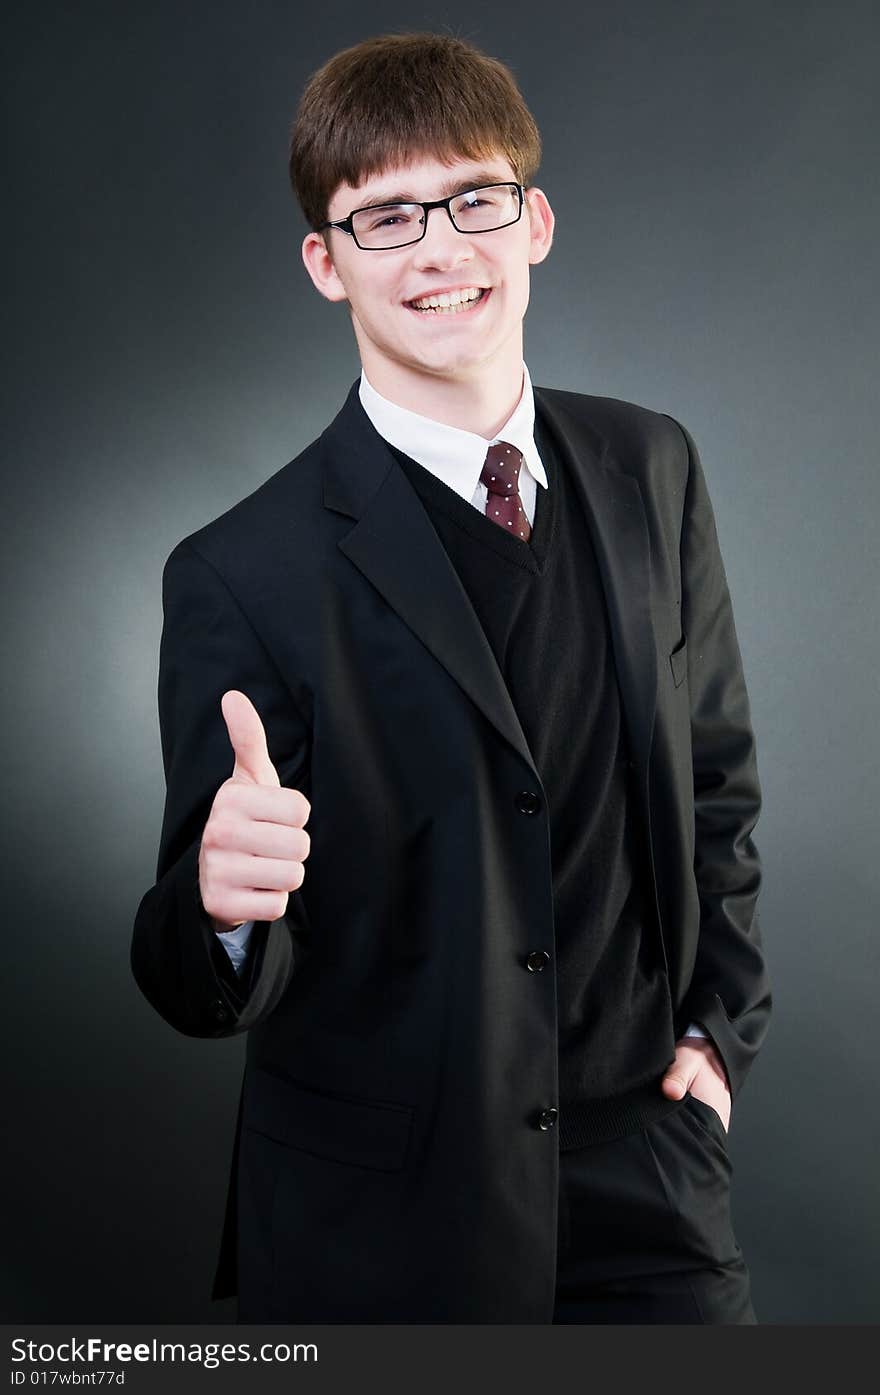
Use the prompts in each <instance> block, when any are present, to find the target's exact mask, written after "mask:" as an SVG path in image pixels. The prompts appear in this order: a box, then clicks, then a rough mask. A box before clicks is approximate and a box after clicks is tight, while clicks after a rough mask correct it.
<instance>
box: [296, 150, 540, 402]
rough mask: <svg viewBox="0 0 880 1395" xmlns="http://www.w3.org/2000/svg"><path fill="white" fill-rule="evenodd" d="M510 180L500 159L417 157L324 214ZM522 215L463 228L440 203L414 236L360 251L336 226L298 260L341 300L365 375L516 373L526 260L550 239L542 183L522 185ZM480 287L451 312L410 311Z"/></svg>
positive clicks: (348, 191)
mask: <svg viewBox="0 0 880 1395" xmlns="http://www.w3.org/2000/svg"><path fill="white" fill-rule="evenodd" d="M504 182H512V183H515V182H516V175H515V173H514V171H513V169H512V167H511V165H510V164H509V163H508V161H507V160H506V159H505V158H504V157H503V156H495V157H492V158H488V159H482V160H476V161H475V160H457V161H455V162H454V163H453V164H451V165H449V164H444V163H442V162H441V161H439V160H434V159H427V160H418V161H416V162H414V163H412V164H408V165H402V166H398V167H394V168H389V169H386V170H384V171H383V172H382V173H381V174H378V175H375V176H373V177H371V178H370V179H368V180H366V181H365V182H364V183H362V184H360V185H359V186H358V187H357V188H353V187H352V186H351V185H347V184H343V185H340V186H339V188H338V189H337V190H336V191H335V193H334V195H333V197H332V199H331V200H330V206H329V210H328V221H334V220H336V219H341V218H346V217H347V216H348V215H349V214H350V213H351V212H353V210H355V209H357V208H363V207H365V206H367V205H369V204H375V203H391V202H395V201H401V202H402V201H405V200H410V201H421V200H425V201H429V200H431V199H438V198H443V197H445V196H446V195H448V194H452V193H457V192H463V191H465V190H467V189H468V188H471V187H473V186H475V185H482V184H493V183H504ZM525 199H526V205H525V206H524V208H523V212H522V217H521V218H520V220H519V222H517V223H513V224H509V225H508V226H507V227H504V228H497V229H494V230H493V231H491V232H480V233H472V234H468V233H460V232H458V231H457V230H456V229H455V228H454V227H453V225H452V223H451V221H450V219H449V216H448V214H447V213H446V212H445V210H444V209H442V208H436V209H432V210H431V211H430V213H429V214H428V228H427V232H426V233H425V236H424V237H423V238H422V239H421V241H420V242H416V243H412V244H410V245H409V246H406V247H398V248H387V249H381V250H378V251H377V250H370V251H365V250H363V249H361V248H359V247H358V246H357V245H356V244H355V242H354V239H353V238H351V237H350V236H349V235H348V234H347V233H345V232H342V231H340V230H339V229H337V228H333V229H331V230H330V231H329V232H328V233H326V234H325V236H327V237H328V239H329V245H330V248H331V251H332V254H333V260H332V261H331V258H330V256H329V255H328V253H327V250H326V248H325V245H324V241H323V237H322V236H321V235H319V234H317V233H309V234H308V236H307V237H306V238H305V241H304V242H303V260H304V262H305V265H306V268H307V270H308V272H309V275H310V276H311V278H312V280H313V281H314V283H315V285H316V286H317V288H318V290H319V291H320V292H321V294H322V295H325V296H326V297H327V298H328V299H329V300H347V301H348V302H349V306H350V309H351V315H352V323H353V325H354V332H355V336H356V338H357V341H358V348H359V350H360V355H361V361H362V363H363V365H364V369H365V370H366V373H367V376H368V378H369V379H370V381H371V382H372V383H373V384H374V385H375V386H377V387H378V388H379V390H380V391H382V385H383V383H388V382H389V381H396V380H399V378H400V375H401V373H403V374H404V375H405V376H407V377H410V375H411V374H412V373H416V374H423V375H425V374H427V375H429V376H430V377H432V378H445V379H447V380H458V381H464V380H474V379H482V378H486V377H488V378H489V379H491V378H492V377H493V376H494V375H495V373H496V371H497V372H498V373H502V372H507V373H509V372H510V371H511V369H512V368H515V369H516V371H519V370H520V368H521V360H522V321H523V316H524V315H525V312H526V307H527V306H528V301H529V267H530V266H531V265H533V264H534V263H537V262H540V261H543V260H544V258H545V257H546V255H547V253H548V252H549V250H550V244H551V242H552V237H553V224H554V219H553V213H552V211H551V209H550V206H549V204H548V202H547V200H546V198H545V197H544V195H543V193H542V192H541V191H540V189H534V188H533V189H529V190H528V191H527V193H526V196H525ZM467 288H477V289H479V290H481V291H483V293H484V294H483V295H482V297H481V298H480V300H479V301H477V302H474V303H472V304H471V305H470V307H469V308H467V309H462V310H457V311H455V312H453V313H435V312H432V311H424V310H416V309H414V308H413V306H412V301H413V300H417V299H419V298H421V297H424V296H428V295H431V294H438V293H443V292H448V291H453V290H464V289H467Z"/></svg>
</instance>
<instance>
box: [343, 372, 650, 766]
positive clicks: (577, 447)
mask: <svg viewBox="0 0 880 1395" xmlns="http://www.w3.org/2000/svg"><path fill="white" fill-rule="evenodd" d="M534 391H535V400H536V409H537V410H539V411H542V412H543V413H544V415H545V417H546V419H547V420H548V422H549V424H550V426H551V429H552V430H553V431H554V435H555V437H556V440H557V442H558V445H559V448H560V450H562V451H563V452H564V454H565V458H566V461H567V463H568V464H569V465H570V467H571V471H572V474H573V477H574V479H575V481H576V485H577V490H578V495H579V497H580V499H581V502H582V504H583V507H584V510H585V513H586V517H587V520H588V524H589V527H590V531H591V534H592V538H593V543H594V546H595V548H596V555H597V559H598V563H599V569H600V573H601V576H602V581H603V584H604V587H605V593H606V598H607V603H608V614H609V618H610V622H611V630H612V640H613V647H614V656H615V662H616V664H617V668H618V680H619V683H620V689H621V696H622V699H623V703H624V707H625V709H626V713H627V720H628V727H629V732H630V741H631V744H632V749H633V753H634V756H635V757H636V759H637V762H638V764H639V766H640V767H641V768H642V770H643V771H645V770H646V769H647V760H648V753H649V750H650V742H651V729H652V726H653V719H654V703H655V698H656V659H655V651H654V642H653V632H652V626H651V611H650V595H649V592H650V559H649V551H648V531H647V524H646V521H645V515H644V507H643V505H642V499H641V491H640V489H639V485H638V482H637V481H636V480H635V479H634V478H632V477H631V476H629V475H625V474H623V473H622V471H621V470H620V469H619V467H617V466H616V464H615V462H614V461H613V460H611V458H610V456H609V453H608V451H607V447H606V444H605V442H604V441H603V440H602V438H600V437H597V436H596V434H595V433H594V432H593V431H592V430H591V429H590V428H589V427H588V426H586V425H585V424H584V423H583V422H582V421H581V420H580V419H579V417H578V416H576V415H575V414H574V413H573V412H572V411H571V410H570V409H569V408H568V407H566V406H565V404H564V401H563V399H564V398H565V397H566V394H564V393H557V392H555V391H553V390H551V389H545V388H535V389H534ZM322 444H323V446H324V504H325V506H326V507H327V508H329V509H332V510H334V511H335V512H337V513H342V514H345V515H347V516H348V517H350V518H353V519H355V520H356V522H355V526H354V527H353V528H351V529H350V530H349V531H348V532H347V533H345V534H344V535H343V536H342V537H341V538H340V539H339V543H338V545H339V548H340V549H341V551H342V552H344V553H345V555H346V556H347V557H348V558H349V559H350V561H351V562H352V563H353V564H354V565H355V566H356V567H357V568H358V569H359V570H360V571H361V572H362V573H363V575H364V576H365V577H366V578H367V580H368V581H369V582H370V583H371V584H372V585H373V586H375V587H376V589H377V590H378V591H379V592H380V593H381V594H382V595H383V596H384V597H385V599H386V601H387V602H388V604H389V605H390V606H391V607H392V608H393V609H394V610H395V611H396V612H397V614H398V615H400V617H401V618H402V619H403V620H404V621H405V623H406V624H407V625H408V626H409V628H410V629H411V630H412V631H413V633H414V634H416V635H417V636H418V638H419V639H420V640H421V641H422V643H423V644H424V645H425V646H426V647H427V648H428V649H429V650H430V651H431V653H432V654H433V655H434V656H435V658H436V659H437V660H438V661H439V662H440V663H441V664H442V665H443V667H444V668H445V669H446V670H447V671H448V672H449V673H450V674H451V675H452V677H453V678H454V679H455V681H456V682H457V683H458V684H459V686H460V687H461V688H462V690H463V691H464V692H465V693H466V694H467V696H468V697H469V698H470V699H471V701H472V702H474V703H475V704H476V706H477V707H478V708H479V709H480V711H481V712H482V713H483V714H484V716H485V717H486V718H487V719H488V720H489V721H490V722H491V723H492V725H493V726H494V727H495V728H496V730H497V731H498V732H499V733H500V734H501V735H502V736H503V737H504V738H505V740H506V741H508V742H510V744H511V745H512V746H513V747H514V749H515V750H517V751H518V752H519V753H520V755H522V757H523V759H524V760H526V761H527V762H528V764H529V765H530V766H531V768H532V770H534V771H535V777H536V779H538V781H539V782H540V777H539V775H538V772H537V771H536V770H535V763H534V759H533V757H532V753H531V751H530V750H529V746H528V742H527V741H526V738H525V736H524V734H523V731H522V727H521V726H520V722H519V719H518V717H517V715H516V711H515V709H514V706H513V703H512V701H511V699H510V694H509V692H508V690H507V685H506V683H505V681H504V677H503V675H502V673H501V671H500V669H499V668H498V665H497V663H496V661H495V656H494V654H493V653H492V649H491V646H490V645H489V642H488V640H487V639H486V636H485V634H484V632H483V628H482V625H481V624H480V621H479V618H478V616H477V614H476V612H475V611H474V608H473V606H472V605H471V602H470V599H469V597H468V595H467V592H466V591H465V589H464V587H463V586H462V584H461V582H460V581H459V579H458V575H457V573H456V571H455V568H454V567H453V565H452V563H451V562H450V561H449V558H448V556H447V554H446V551H445V549H444V547H443V545H442V543H441V542H440V540H439V538H438V537H437V534H436V532H435V531H434V528H433V525H432V524H431V521H430V519H429V517H428V515H427V514H426V512H425V509H424V507H423V505H422V502H421V500H420V499H419V497H418V495H417V494H416V492H415V491H414V490H413V488H412V486H411V485H410V482H409V480H408V479H407V477H406V475H405V473H404V471H403V470H401V469H400V467H399V465H398V463H397V461H396V460H395V459H394V457H393V455H392V454H391V452H390V451H389V449H388V447H387V445H386V443H385V441H384V440H383V439H382V437H381V436H380V435H379V433H378V432H377V431H376V429H375V427H374V426H373V424H372V422H371V421H370V419H369V417H368V416H367V414H366V412H365V411H364V409H363V407H362V405H361V402H360V398H359V396H358V384H357V382H355V383H354V384H353V385H352V388H351V391H350V392H349V394H348V397H347V399H346V401H345V403H344V405H343V407H342V409H341V411H340V412H339V414H338V415H337V417H336V418H335V420H334V421H333V422H331V424H330V426H328V427H327V429H326V431H325V432H324V433H323V436H322Z"/></svg>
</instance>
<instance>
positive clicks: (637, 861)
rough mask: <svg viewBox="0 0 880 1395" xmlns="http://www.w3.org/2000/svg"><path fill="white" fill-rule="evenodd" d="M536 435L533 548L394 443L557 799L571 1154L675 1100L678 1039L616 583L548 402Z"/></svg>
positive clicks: (562, 1046)
mask: <svg viewBox="0 0 880 1395" xmlns="http://www.w3.org/2000/svg"><path fill="white" fill-rule="evenodd" d="M535 440H536V444H537V447H538V450H539V452H540V456H541V460H542V462H543V464H544V468H545V470H546V472H547V479H548V483H549V488H548V489H544V488H543V486H541V485H538V487H537V495H538V497H537V503H536V512H535V520H534V524H533V527H532V533H531V537H530V538H529V541H528V542H526V541H524V540H523V539H522V538H517V537H515V536H513V535H512V534H511V533H506V532H504V531H503V530H502V528H500V527H499V525H498V524H496V523H493V522H492V520H491V519H490V518H487V517H486V516H485V514H483V513H481V512H480V510H478V509H476V508H474V506H473V504H471V503H469V502H468V501H467V500H465V499H462V498H461V496H460V495H458V494H456V493H455V491H454V490H453V489H450V488H449V486H448V485H446V484H444V483H443V482H442V481H441V480H439V479H438V478H437V477H436V475H434V474H432V473H431V471H430V470H427V469H425V468H424V467H423V466H421V465H419V464H418V463H417V462H416V461H414V460H412V459H411V458H410V457H409V456H407V455H405V454H404V453H403V452H402V451H400V450H397V449H396V448H394V447H392V448H391V449H392V453H393V454H394V456H395V458H396V459H397V460H398V461H399V463H400V465H401V466H402V468H403V469H404V471H405V472H406V474H407V477H408V478H409V480H410V482H411V483H412V485H413V487H414V488H415V490H416V491H417V493H418V494H419V497H420V498H421V500H422V503H423V504H424V507H425V509H426V511H427V513H428V516H429V517H430V519H431V522H432V523H433V525H434V528H435V530H436V532H437V534H438V535H439V537H440V540H441V542H442V543H443V546H444V547H445V549H446V552H447V554H448V556H449V559H450V561H451V563H452V565H453V566H454V567H455V570H456V572H457V573H458V576H459V578H460V579H461V582H462V585H463V586H464V588H465V590H466V591H467V593H468V596H469V597H470V600H471V603H472V605H473V607H474V610H475V611H476V613H477V616H478V617H479V620H480V623H481V624H482V626H483V630H484V631H485V634H486V638H487V639H488V641H489V644H490V645H491V648H492V651H493V653H494V655H495V658H496V661H497V663H498V666H499V668H500V670H501V672H502V674H503V676H504V679H505V681H506V683H507V688H508V691H509V693H510V696H511V699H512V702H513V705H514V708H515V709H516V713H517V716H518V717H519V720H520V724H521V725H522V729H523V732H524V733H525V737H526V740H527V741H528V743H529V747H530V749H531V752H532V755H533V757H534V761H535V766H536V769H537V771H538V774H539V775H540V777H541V781H542V783H543V786H544V791H545V794H546V796H547V804H548V810H549V818H550V848H551V864H552V873H553V902H554V918H555V929H556V945H555V955H556V982H557V999H558V1014H559V1125H560V1147H562V1148H563V1149H565V1148H571V1147H578V1146H582V1145H583V1144H584V1143H587V1142H590V1141H591V1140H593V1139H597V1138H599V1137H604V1136H607V1135H608V1134H609V1132H610V1133H612V1134H613V1133H614V1132H625V1131H627V1130H628V1129H629V1128H634V1127H639V1126H640V1124H641V1123H643V1122H644V1121H645V1120H646V1119H647V1118H650V1117H653V1114H654V1109H653V1107H652V1104H653V1103H656V1104H657V1105H658V1106H660V1107H661V1108H662V1107H663V1102H662V1097H661V1096H660V1087H659V1080H658V1077H659V1076H660V1075H662V1073H663V1072H664V1070H665V1069H666V1067H667V1066H668V1065H669V1064H670V1062H671V1061H672V1059H673V1057H674V1054H675V1036H674V1030H673V1021H672V1004H671V1000H670V995H669V988H668V983H667V979H666V975H665V972H664V969H663V964H662V959H661V954H660V948H659V943H658V940H657V931H656V929H655V928H653V922H652V921H651V919H650V911H649V904H650V902H649V885H650V882H649V870H648V864H647V853H646V848H645V834H644V829H643V826H642V822H641V819H640V817H639V815H638V812H637V806H636V801H635V798H634V794H633V791H632V776H633V771H632V767H631V764H630V759H629V751H628V746H627V737H626V730H625V723H624V714H623V709H622V706H621V701H620V693H619V689H618V685H617V674H616V669H615V664H614V656H613V651H612V646H611V635H610V630H609V624H608V618H607V613H606V609H605V598H604V589H603V586H602V581H601V577H600V575H599V571H598V567H597V564H596V560H595V555H594V552H593V546H592V542H591V538H590V531H589V527H588V524H587V520H586V517H585V516H584V511H583V508H582V506H581V504H580V501H579V499H578V496H577V494H576V493H575V488H574V484H573V482H572V481H571V480H570V479H569V476H568V467H566V466H565V464H564V458H563V453H562V451H561V450H560V449H559V447H558V445H557V443H556V442H555V441H554V439H553V436H552V433H551V429H550V427H549V425H548V424H547V422H546V421H545V420H543V419H542V418H541V415H540V412H539V411H538V409H537V408H536V420H535ZM523 468H525V466H524V467H523ZM538 948H545V946H538ZM546 948H552V947H551V946H547V947H546Z"/></svg>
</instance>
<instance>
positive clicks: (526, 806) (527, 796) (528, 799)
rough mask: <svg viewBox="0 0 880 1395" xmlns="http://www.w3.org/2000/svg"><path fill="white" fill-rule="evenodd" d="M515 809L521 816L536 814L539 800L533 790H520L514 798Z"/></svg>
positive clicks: (539, 804)
mask: <svg viewBox="0 0 880 1395" xmlns="http://www.w3.org/2000/svg"><path fill="white" fill-rule="evenodd" d="M516 807H517V809H519V811H520V813H521V814H537V812H538V810H539V809H540V807H541V800H540V798H539V796H538V795H537V794H535V792H534V790H520V792H519V794H518V795H517V796H516Z"/></svg>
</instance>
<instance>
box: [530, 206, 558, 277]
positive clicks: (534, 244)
mask: <svg viewBox="0 0 880 1395" xmlns="http://www.w3.org/2000/svg"><path fill="white" fill-rule="evenodd" d="M525 199H526V206H527V210H528V219H529V229H530V232H529V263H530V264H531V265H532V266H535V265H537V263H538V262H542V261H543V260H544V258H545V257H546V256H547V254H548V252H549V251H550V248H551V247H552V245H553V229H554V228H555V226H556V218H555V215H554V213H553V209H552V208H551V207H550V204H549V203H548V202H547V196H546V195H545V193H544V191H543V189H537V188H529V189H526V192H525Z"/></svg>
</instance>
